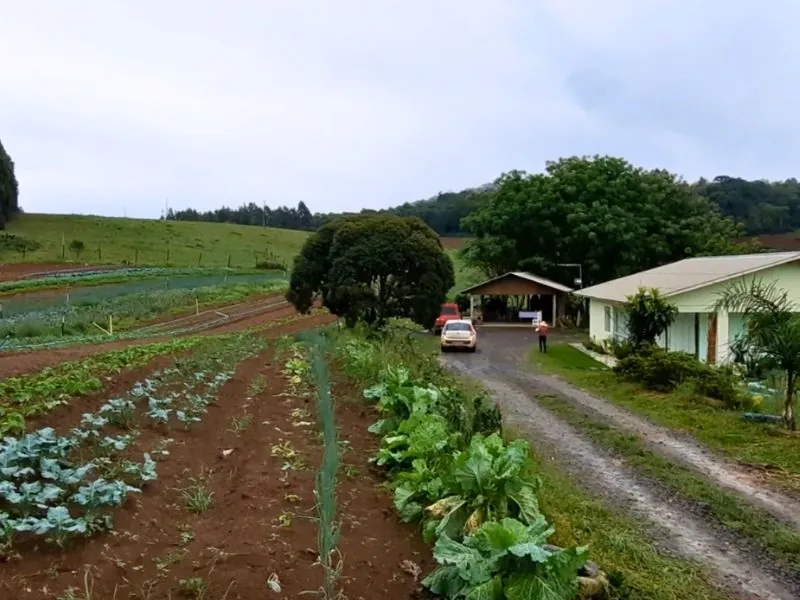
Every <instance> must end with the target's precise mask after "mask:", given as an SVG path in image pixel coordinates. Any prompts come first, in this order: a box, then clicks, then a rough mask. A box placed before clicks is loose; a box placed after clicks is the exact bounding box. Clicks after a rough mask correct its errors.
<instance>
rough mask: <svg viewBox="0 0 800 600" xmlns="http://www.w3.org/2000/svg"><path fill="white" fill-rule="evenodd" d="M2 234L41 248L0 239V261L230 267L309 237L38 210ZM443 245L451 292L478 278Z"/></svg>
mask: <svg viewBox="0 0 800 600" xmlns="http://www.w3.org/2000/svg"><path fill="white" fill-rule="evenodd" d="M7 233H10V234H12V235H15V236H21V237H22V238H24V239H26V240H31V241H34V242H37V243H39V244H41V248H40V249H38V250H36V251H33V252H25V253H24V254H23V253H22V252H19V251H16V250H8V249H6V250H4V249H3V246H2V244H0V263H22V262H25V263H54V262H67V261H71V262H76V263H81V264H84V263H88V264H116V265H118V264H130V265H152V266H174V267H198V266H201V267H227V266H230V267H232V268H235V269H253V268H254V267H255V266H256V263H257V262H258V261H262V260H266V259H269V260H273V261H277V262H280V263H283V264H285V265H286V266H288V267H291V264H292V259H293V258H294V256H295V255H296V254H297V253H298V252H299V251H300V248H301V247H302V245H303V242H304V241H305V239H306V237H307V236H308V233H306V232H304V231H293V230H289V229H273V228H269V227H267V228H263V227H254V226H251V225H232V224H229V223H205V222H189V221H159V220H148V219H122V218H115V217H91V216H83V215H39V214H22V215H19V217H18V218H17V219H15V220H14V221H12V222H11V223H9V224H8V229H7ZM446 239H447V238H446ZM72 240H80V241H81V242H83V243H84V245H85V247H86V249H85V250H84V251H83V252H81V253H80V255H78V256H76V255H75V253H74V252H71V251H70V250H69V245H70V242H72ZM62 243H63V244H64V246H65V247H64V248H62ZM446 246H447V247H448V249H447V253H448V254H449V255H450V257H451V258H452V259H453V262H454V263H455V266H456V285H455V286H454V287H453V290H451V292H450V295H451V297H452V296H454V295H455V294H456V293H457V292H459V291H461V290H463V289H464V288H466V287H469V286H470V285H472V284H475V283H477V282H479V281H480V280H481V279H483V278H482V277H480V275H478V274H477V273H476V272H475V271H474V270H472V269H469V268H467V267H465V266H464V265H463V264H461V262H460V261H459V259H458V257H457V255H456V254H457V253H456V249H455V248H453V247H451V245H450V244H446ZM229 261H230V262H229Z"/></svg>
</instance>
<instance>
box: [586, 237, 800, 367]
mask: <svg viewBox="0 0 800 600" xmlns="http://www.w3.org/2000/svg"><path fill="white" fill-rule="evenodd" d="M759 279H760V280H761V281H762V282H763V283H764V284H769V283H772V282H775V285H776V286H778V287H779V288H781V289H783V290H786V292H787V293H788V296H789V299H790V300H791V301H793V302H795V303H797V305H798V306H800V252H768V253H763V254H742V255H738V256H706V257H698V258H687V259H685V260H681V261H678V262H674V263H670V264H668V265H664V266H661V267H657V268H655V269H649V270H647V271H642V272H640V273H634V274H633V275H628V276H627V277H621V278H619V279H614V280H612V281H607V282H606V283H601V284H599V285H595V286H592V287H588V288H585V289H583V290H580V291H577V292H575V293H576V294H578V295H581V296H585V297H587V298H588V299H589V334H590V336H591V337H592V338H593V339H594V340H596V341H598V342H602V341H604V340H610V339H621V338H624V337H626V335H627V326H626V318H625V313H624V311H623V306H624V304H625V302H626V298H627V297H628V296H631V295H633V294H635V293H636V292H637V291H638V290H639V288H648V289H650V288H656V289H658V290H659V292H661V294H662V295H663V296H664V297H666V298H668V299H669V301H670V302H671V303H672V304H673V305H675V306H676V307H677V309H678V316H677V318H676V319H675V322H674V323H673V324H672V325H671V326H670V327H669V329H667V331H666V332H665V333H664V334H663V335H662V336H661V338H660V339H659V344H660V345H661V346H663V347H664V348H667V349H669V350H678V351H682V352H688V353H690V354H693V355H694V356H696V357H697V358H698V359H699V360H702V361H704V362H708V363H725V362H728V361H730V360H731V358H732V357H731V352H730V344H731V342H733V341H734V340H735V339H736V338H737V337H738V336H739V335H740V334H741V333H743V331H744V327H745V317H744V315H743V314H740V313H727V312H724V311H720V312H714V310H713V306H714V304H715V303H716V301H717V299H718V297H719V294H720V292H722V291H723V290H725V289H726V288H727V287H728V286H730V285H733V284H735V283H738V282H740V281H742V280H745V281H746V282H747V283H749V282H751V281H753V280H759Z"/></svg>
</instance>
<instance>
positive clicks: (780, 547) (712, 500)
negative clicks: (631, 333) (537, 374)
mask: <svg viewBox="0 0 800 600" xmlns="http://www.w3.org/2000/svg"><path fill="white" fill-rule="evenodd" d="M538 401H539V403H540V404H542V405H543V406H545V407H546V408H548V409H549V410H550V411H552V412H554V413H556V414H557V415H558V416H559V417H561V418H562V419H564V420H565V421H567V422H568V423H569V424H570V425H572V426H573V427H575V428H576V429H578V430H580V431H581V432H582V433H583V434H584V435H586V436H587V437H589V438H590V439H592V440H594V441H595V442H597V443H599V444H600V445H602V446H603V447H606V448H609V449H611V450H612V451H613V452H615V453H616V454H617V455H618V456H620V457H622V458H623V459H624V461H625V462H626V463H627V464H629V465H630V466H632V467H634V468H636V469H637V470H638V471H639V472H640V473H643V474H644V475H646V476H648V477H650V478H652V479H655V480H657V481H659V482H661V483H662V484H664V485H666V486H667V487H668V488H670V489H672V490H674V491H676V492H678V493H679V494H680V495H682V496H683V497H685V498H688V499H690V500H693V501H695V502H698V503H700V504H701V505H702V506H704V507H705V508H706V510H707V511H708V513H709V514H710V515H711V516H712V517H713V518H714V519H716V520H717V522H719V523H720V524H721V525H723V526H724V527H726V528H727V529H729V530H730V531H732V532H734V533H737V534H739V535H742V536H745V537H746V538H749V539H750V540H751V541H752V542H753V543H754V544H756V545H757V546H759V547H761V548H763V549H764V550H766V551H767V552H768V553H769V554H770V555H771V556H772V558H774V559H775V560H776V562H778V563H779V564H781V565H782V566H784V567H785V568H788V569H790V570H791V571H794V572H795V573H800V534H797V533H796V532H794V531H793V530H792V529H791V528H790V527H787V526H785V525H784V524H783V523H781V522H780V521H778V520H777V519H774V518H773V517H771V516H770V515H768V514H767V513H766V512H764V511H762V510H760V509H758V508H755V507H753V506H750V505H749V504H747V503H746V502H745V501H744V500H740V499H739V498H737V497H735V496H733V495H731V494H729V493H726V492H724V491H723V490H721V489H719V488H718V487H717V486H715V485H713V484H711V483H709V482H707V481H706V480H704V479H703V478H702V477H699V476H697V475H695V474H694V473H692V472H691V471H690V470H689V469H686V468H684V467H681V466H679V465H677V464H675V463H673V462H671V461H670V460H668V459H666V458H664V457H663V456H660V455H658V454H656V453H654V452H651V451H650V450H648V449H647V447H646V446H645V444H644V443H643V442H642V440H641V439H640V438H639V437H638V436H636V435H631V434H626V433H623V432H620V431H619V430H616V429H614V428H613V427H611V426H609V425H607V424H605V423H601V422H597V421H593V420H592V419H591V418H588V416H587V414H586V412H585V411H583V410H581V409H580V408H576V407H575V406H573V405H571V404H569V403H567V402H564V401H563V400H561V399H559V398H556V397H553V396H539V397H538Z"/></svg>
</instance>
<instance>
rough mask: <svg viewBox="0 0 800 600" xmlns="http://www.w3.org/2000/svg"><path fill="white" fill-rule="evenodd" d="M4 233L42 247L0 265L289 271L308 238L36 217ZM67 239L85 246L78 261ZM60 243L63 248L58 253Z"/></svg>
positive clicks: (9, 256) (8, 254) (23, 218)
mask: <svg viewBox="0 0 800 600" xmlns="http://www.w3.org/2000/svg"><path fill="white" fill-rule="evenodd" d="M7 233H10V234H12V235H17V236H22V237H23V238H25V239H27V240H31V241H34V242H38V243H39V244H41V248H40V249H38V250H36V251H34V252H25V253H24V254H23V253H22V252H19V251H15V250H5V251H3V250H0V262H6V263H20V262H39V263H52V262H63V261H75V262H80V263H89V264H132V265H133V264H137V265H165V266H176V267H196V266H203V267H226V266H231V267H233V268H248V269H252V268H253V267H255V264H256V262H257V261H259V260H265V259H268V258H272V259H274V260H278V261H281V262H285V263H286V265H288V266H290V265H291V261H292V258H293V257H294V256H295V255H296V254H297V253H298V252H299V251H300V247H301V246H302V245H303V242H304V241H305V239H306V236H307V235H308V234H307V233H305V232H303V231H290V230H286V229H271V228H262V227H253V226H248V225H231V224H228V223H201V222H188V221H158V220H146V219H121V218H108V217H90V216H82V215H38V214H22V215H19V217H18V218H17V219H15V220H14V221H12V222H11V223H9V224H8V229H7ZM72 240H80V241H81V242H83V244H84V245H85V247H86V249H85V250H84V251H83V252H81V253H80V255H79V256H76V255H75V253H73V252H70V250H69V244H70V242H71V241H72ZM62 242H63V243H64V244H65V246H66V248H64V251H63V252H62ZM229 260H230V265H229V264H228V261H229Z"/></svg>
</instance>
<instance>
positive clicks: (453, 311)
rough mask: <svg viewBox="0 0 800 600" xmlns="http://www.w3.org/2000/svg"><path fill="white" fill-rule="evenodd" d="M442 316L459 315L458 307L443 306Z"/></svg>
mask: <svg viewBox="0 0 800 600" xmlns="http://www.w3.org/2000/svg"><path fill="white" fill-rule="evenodd" d="M442 314H443V315H455V314H458V313H457V312H456V307H455V306H443V307H442Z"/></svg>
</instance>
